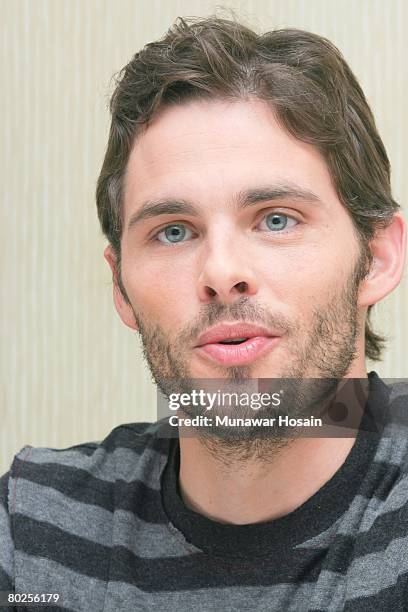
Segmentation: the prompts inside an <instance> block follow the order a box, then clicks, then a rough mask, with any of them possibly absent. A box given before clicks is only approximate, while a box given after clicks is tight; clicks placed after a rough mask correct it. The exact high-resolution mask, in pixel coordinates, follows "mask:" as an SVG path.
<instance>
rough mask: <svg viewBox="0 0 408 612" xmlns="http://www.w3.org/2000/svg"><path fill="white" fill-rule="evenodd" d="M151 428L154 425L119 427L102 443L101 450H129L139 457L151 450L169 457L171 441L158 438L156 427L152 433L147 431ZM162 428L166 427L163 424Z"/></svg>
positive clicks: (129, 424) (143, 424)
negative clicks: (147, 449)
mask: <svg viewBox="0 0 408 612" xmlns="http://www.w3.org/2000/svg"><path fill="white" fill-rule="evenodd" d="M151 426H152V423H127V424H125V425H119V426H118V427H115V429H113V430H112V431H111V432H110V434H109V435H108V436H107V437H106V438H105V439H104V440H103V441H102V442H101V448H104V449H105V450H106V451H114V450H116V449H117V448H118V447H122V448H129V449H132V450H134V451H135V452H136V453H137V454H139V455H140V454H141V453H142V452H143V451H144V450H145V449H146V448H149V449H151V450H155V451H157V452H158V453H160V454H163V455H167V452H168V444H169V440H168V439H166V438H163V437H160V436H158V432H157V429H156V427H155V428H154V429H153V430H152V431H146V429H148V428H149V427H151ZM160 427H165V425H164V424H162V425H161V426H160ZM163 431H164V430H163Z"/></svg>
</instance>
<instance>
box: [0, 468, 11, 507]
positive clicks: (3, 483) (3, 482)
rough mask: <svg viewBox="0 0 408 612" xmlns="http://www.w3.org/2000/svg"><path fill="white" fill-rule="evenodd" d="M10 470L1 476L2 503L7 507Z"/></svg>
mask: <svg viewBox="0 0 408 612" xmlns="http://www.w3.org/2000/svg"><path fill="white" fill-rule="evenodd" d="M9 477H10V472H6V473H5V474H3V475H2V476H1V477H0V504H1V505H2V506H4V507H5V508H6V509H7V506H8V481H9Z"/></svg>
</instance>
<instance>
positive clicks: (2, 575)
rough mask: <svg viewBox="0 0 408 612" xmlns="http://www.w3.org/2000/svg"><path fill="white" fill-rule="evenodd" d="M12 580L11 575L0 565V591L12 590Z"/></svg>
mask: <svg viewBox="0 0 408 612" xmlns="http://www.w3.org/2000/svg"><path fill="white" fill-rule="evenodd" d="M12 590H13V581H12V579H11V576H9V575H8V574H7V572H6V571H5V570H4V569H3V568H2V567H1V565H0V591H12Z"/></svg>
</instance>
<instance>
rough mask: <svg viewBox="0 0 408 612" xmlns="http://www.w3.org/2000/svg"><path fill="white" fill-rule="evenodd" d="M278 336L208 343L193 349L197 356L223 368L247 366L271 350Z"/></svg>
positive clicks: (278, 338)
mask: <svg viewBox="0 0 408 612" xmlns="http://www.w3.org/2000/svg"><path fill="white" fill-rule="evenodd" d="M279 340H280V337H279V336H253V337H251V338H234V339H231V338H230V339H228V340H219V341H218V342H209V343H206V344H202V345H201V346H197V347H195V349H194V350H196V351H197V352H198V354H199V355H200V356H202V357H204V358H206V359H209V360H210V361H212V362H216V363H218V364H221V365H224V366H233V365H247V364H249V363H252V362H254V361H255V360H256V359H259V358H260V357H261V356H262V355H265V354H266V353H267V352H268V351H270V350H272V349H273V348H274V347H275V346H276V345H277V343H278V342H279Z"/></svg>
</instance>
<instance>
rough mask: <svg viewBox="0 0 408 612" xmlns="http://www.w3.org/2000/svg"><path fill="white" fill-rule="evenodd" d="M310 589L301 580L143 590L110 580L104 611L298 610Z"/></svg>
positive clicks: (308, 599) (207, 611)
mask: <svg viewBox="0 0 408 612" xmlns="http://www.w3.org/2000/svg"><path fill="white" fill-rule="evenodd" d="M313 591H314V585H313V584H312V583H304V584H297V585H296V584H295V585H293V584H279V585H273V586H261V587H252V586H251V587H225V588H208V589H197V590H194V591H175V592H174V591H171V592H160V593H146V592H144V591H141V590H140V589H138V588H136V587H134V586H131V585H129V584H127V583H125V582H111V583H110V584H109V591H108V593H107V597H106V601H105V608H104V612H117V611H118V610H143V611H146V610H157V611H158V612H170V611H171V612H191V611H192V610H203V611H205V612H220V610H222V611H223V612H237V610H239V612H273V611H275V612H282V610H285V612H286V611H288V612H289V611H290V612H295V611H296V612H299V610H305V604H306V602H307V603H308V602H309V601H310V598H311V596H312V594H313ZM139 606H140V607H139Z"/></svg>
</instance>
